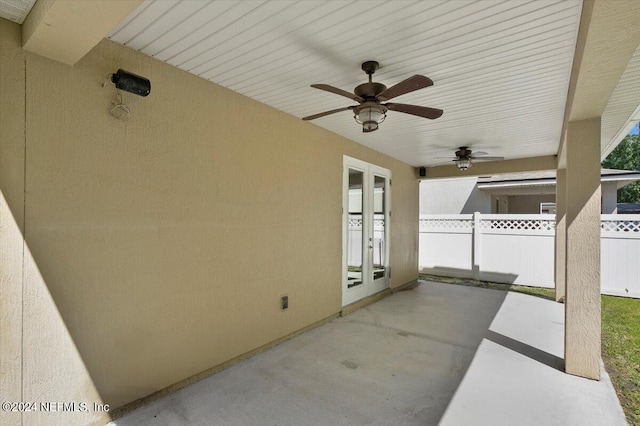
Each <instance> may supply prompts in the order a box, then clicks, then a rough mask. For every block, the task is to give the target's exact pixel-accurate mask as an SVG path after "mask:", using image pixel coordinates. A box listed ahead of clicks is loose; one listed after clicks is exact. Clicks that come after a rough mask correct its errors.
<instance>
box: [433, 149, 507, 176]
mask: <svg viewBox="0 0 640 426" xmlns="http://www.w3.org/2000/svg"><path fill="white" fill-rule="evenodd" d="M436 158H442V157H436ZM447 158H448V157H447ZM472 160H478V161H501V160H504V157H488V156H487V153H486V152H482V151H478V152H476V153H475V154H474V153H473V151H472V150H471V149H469V148H468V147H466V146H461V147H460V148H458V150H457V151H456V156H455V157H454V158H453V159H452V160H451V161H453V162H454V163H455V164H456V167H457V168H458V169H459V170H462V171H465V170H469V169H470V168H471V164H472Z"/></svg>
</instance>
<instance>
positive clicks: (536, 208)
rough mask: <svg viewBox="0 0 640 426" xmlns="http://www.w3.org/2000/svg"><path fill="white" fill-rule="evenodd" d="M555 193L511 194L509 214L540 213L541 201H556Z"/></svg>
mask: <svg viewBox="0 0 640 426" xmlns="http://www.w3.org/2000/svg"><path fill="white" fill-rule="evenodd" d="M555 202H556V196H555V194H549V195H510V196H509V214H539V213H540V203H555Z"/></svg>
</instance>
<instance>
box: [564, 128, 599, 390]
mask: <svg viewBox="0 0 640 426" xmlns="http://www.w3.org/2000/svg"><path fill="white" fill-rule="evenodd" d="M566 155H567V157H566V158H567V172H566V174H567V176H566V179H567V180H566V182H567V185H566V190H567V192H566V201H567V204H566V208H567V209H566V228H567V232H566V239H567V240H566V296H565V337H564V338H565V348H564V359H565V370H566V372H567V373H569V374H574V375H577V376H581V377H586V378H590V379H595V380H599V379H600V362H601V358H600V333H601V332H600V322H601V318H600V316H601V307H600V208H601V198H600V118H599V117H598V118H591V119H587V120H581V121H575V122H570V123H569V125H568V128H567V139H566Z"/></svg>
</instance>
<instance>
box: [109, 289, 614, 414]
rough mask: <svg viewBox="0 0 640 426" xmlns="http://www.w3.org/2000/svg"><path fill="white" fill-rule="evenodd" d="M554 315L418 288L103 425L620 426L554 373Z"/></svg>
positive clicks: (487, 297)
mask: <svg viewBox="0 0 640 426" xmlns="http://www.w3.org/2000/svg"><path fill="white" fill-rule="evenodd" d="M563 307H564V305H562V304H558V303H555V302H552V301H549V300H545V299H541V298H537V297H533V296H527V295H523V294H518V293H507V292H503V291H498V290H488V289H479V288H473V287H464V286H457V285H449V284H440V283H434V282H427V281H423V282H421V284H420V285H419V286H417V287H415V288H413V289H410V290H406V291H401V292H398V293H396V294H394V295H392V296H390V297H388V298H386V299H383V300H381V301H379V302H377V303H375V304H373V305H369V306H368V307H366V308H363V309H361V310H359V311H357V312H355V313H353V314H351V315H348V316H346V317H343V318H338V319H336V320H334V321H331V322H330V323H328V324H325V325H323V326H322V327H319V328H316V329H314V330H311V331H309V332H307V333H305V334H303V335H300V336H298V337H296V338H294V339H292V340H289V341H287V342H285V343H283V344H281V345H279V346H276V347H274V348H272V349H270V350H268V351H266V352H263V353H261V354H259V355H256V356H254V357H252V358H250V359H248V360H245V361H243V362H241V363H239V364H237V365H235V366H233V367H231V368H229V369H227V370H224V371H222V372H220V373H218V374H215V375H213V376H211V377H208V378H206V379H204V380H202V381H200V382H198V383H195V384H193V385H191V386H189V387H186V388H184V389H182V390H180V391H178V392H176V393H174V394H172V395H169V396H167V397H165V398H163V399H161V400H159V401H156V402H155V403H152V404H150V405H148V406H145V407H142V408H140V409H138V410H136V411H134V412H132V413H130V414H128V415H126V416H125V417H123V418H121V419H118V420H115V421H113V422H112V423H111V424H112V425H118V426H127V425H422V426H424V425H434V426H435V425H441V426H461V425H487V426H489V425H491V426H498V425H509V426H513V425H546V426H550V425H562V426H570V425H576V426H577V425H580V426H585V425H594V426H596V425H597V426H607V425H616V426H617V425H626V424H627V423H626V421H625V419H624V414H623V412H622V408H621V406H620V403H619V401H618V399H617V397H616V394H615V391H614V389H613V386H612V385H611V382H610V380H609V376H608V375H607V373H606V372H605V371H604V369H602V379H601V381H599V382H597V381H592V380H587V379H582V378H578V377H575V376H570V375H567V374H565V373H563V372H562V371H561V369H562V363H563V361H562V354H563V320H564V314H563Z"/></svg>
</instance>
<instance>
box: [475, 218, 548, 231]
mask: <svg viewBox="0 0 640 426" xmlns="http://www.w3.org/2000/svg"><path fill="white" fill-rule="evenodd" d="M480 228H482V229H504V230H516V231H553V230H554V229H556V222H555V220H544V219H541V220H538V219H483V220H481V221H480Z"/></svg>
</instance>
